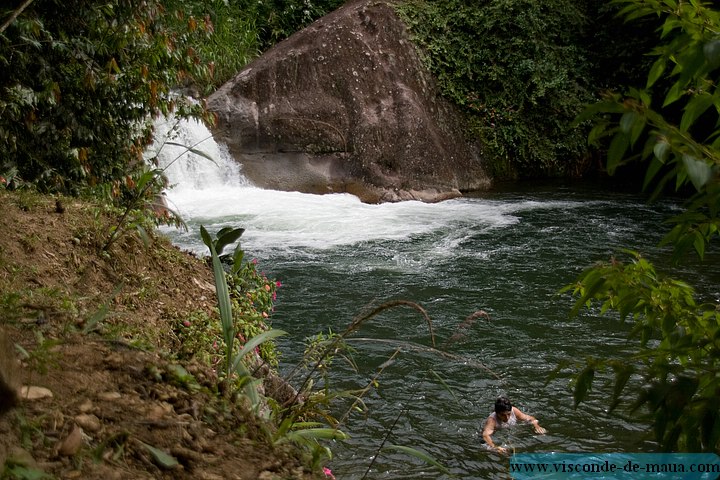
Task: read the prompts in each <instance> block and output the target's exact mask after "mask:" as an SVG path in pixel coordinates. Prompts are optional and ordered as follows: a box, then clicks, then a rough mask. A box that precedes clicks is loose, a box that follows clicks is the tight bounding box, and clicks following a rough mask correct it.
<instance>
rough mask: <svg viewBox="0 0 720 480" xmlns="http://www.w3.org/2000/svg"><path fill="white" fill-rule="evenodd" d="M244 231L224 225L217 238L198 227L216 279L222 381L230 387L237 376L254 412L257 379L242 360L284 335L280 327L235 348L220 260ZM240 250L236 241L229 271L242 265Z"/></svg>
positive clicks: (257, 407)
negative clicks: (259, 347) (221, 339)
mask: <svg viewBox="0 0 720 480" xmlns="http://www.w3.org/2000/svg"><path fill="white" fill-rule="evenodd" d="M244 231H245V230H244V229H242V228H234V229H233V228H229V227H227V228H223V229H221V230H220V231H219V232H218V233H217V237H216V239H214V240H213V238H212V237H211V236H210V234H209V233H208V231H207V230H206V229H205V227H204V226H201V227H200V235H201V237H202V240H203V242H204V243H205V245H206V246H207V247H208V249H209V250H210V258H211V262H212V267H213V276H214V278H215V292H216V294H217V300H218V310H219V311H220V323H221V325H222V334H223V341H224V344H225V345H224V348H225V356H224V362H223V368H224V376H225V384H226V386H227V387H228V388H229V386H230V385H232V382H233V376H234V375H237V376H238V380H239V382H240V384H241V385H242V386H243V391H244V392H245V394H246V395H247V397H248V398H249V400H250V404H251V407H252V409H253V411H255V412H256V413H259V412H260V407H261V399H260V396H259V394H258V391H257V384H258V383H259V382H260V380H258V379H254V378H253V376H252V373H251V371H250V370H249V369H248V367H247V366H246V364H245V363H244V359H245V357H246V356H248V355H250V354H252V353H253V352H254V351H255V348H256V347H258V346H259V345H260V344H262V343H263V342H266V341H268V340H271V339H273V338H275V337H278V336H280V335H284V334H285V332H284V331H282V330H268V331H266V332H263V333H261V334H259V335H257V336H255V337H253V338H251V339H249V340H248V341H247V342H246V343H245V344H244V345H243V346H242V347H241V348H240V350H239V352H236V351H235V338H236V336H237V333H238V332H237V330H236V328H235V321H234V317H233V311H232V300H231V298H230V291H229V289H228V283H227V280H226V278H225V276H226V273H225V269H224V268H223V264H222V262H221V260H220V255H221V254H222V252H223V250H224V249H225V247H227V246H228V245H230V244H232V243H235V242H236V241H237V240H238V239H239V238H240V236H241V235H242V234H243V232H244ZM242 258H243V252H242V250H241V249H240V245H239V244H238V245H237V246H236V247H235V250H234V252H233V254H232V266H231V271H235V272H236V271H238V270H239V269H240V268H241V266H242Z"/></svg>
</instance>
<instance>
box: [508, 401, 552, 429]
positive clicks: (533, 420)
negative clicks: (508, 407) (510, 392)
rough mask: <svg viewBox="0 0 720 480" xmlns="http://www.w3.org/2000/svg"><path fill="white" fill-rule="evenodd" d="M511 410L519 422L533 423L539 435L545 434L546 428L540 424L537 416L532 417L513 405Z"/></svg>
mask: <svg viewBox="0 0 720 480" xmlns="http://www.w3.org/2000/svg"><path fill="white" fill-rule="evenodd" d="M513 410H514V412H515V416H516V417H517V419H518V420H520V421H521V422H528V423H532V424H533V427H535V433H539V434H540V435H543V434H545V432H546V430H545V429H544V428H543V427H541V426H540V422H538V420H537V418H535V417H533V416H532V415H528V414H527V413H523V412H521V411H520V409H518V408H516V407H513Z"/></svg>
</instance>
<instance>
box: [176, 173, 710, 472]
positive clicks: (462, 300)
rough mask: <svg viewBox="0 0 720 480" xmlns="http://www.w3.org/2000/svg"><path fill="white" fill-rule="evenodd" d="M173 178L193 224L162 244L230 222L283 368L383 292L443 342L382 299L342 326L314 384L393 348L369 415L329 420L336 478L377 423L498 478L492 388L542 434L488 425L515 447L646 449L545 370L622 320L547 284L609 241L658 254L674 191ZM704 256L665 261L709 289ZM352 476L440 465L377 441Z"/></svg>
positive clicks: (618, 327) (370, 368) (632, 430)
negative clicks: (453, 188) (396, 196)
mask: <svg viewBox="0 0 720 480" xmlns="http://www.w3.org/2000/svg"><path fill="white" fill-rule="evenodd" d="M177 175H178V176H177V178H175V179H174V181H175V183H178V188H176V189H174V190H172V191H171V192H170V193H169V195H168V196H169V199H170V200H171V202H173V203H174V204H175V207H176V208H177V209H178V210H179V211H180V213H181V214H182V215H183V217H184V218H185V219H186V220H187V221H188V224H189V226H190V231H191V234H180V233H178V232H172V231H169V232H168V234H169V235H171V236H172V237H173V239H174V241H175V242H176V243H178V244H180V245H182V246H184V247H186V248H189V249H193V250H195V251H198V252H203V253H204V246H202V244H201V242H200V240H199V238H198V234H197V231H198V229H199V224H204V225H206V226H207V227H208V229H209V230H211V231H213V230H217V229H219V228H220V227H222V226H228V225H231V226H243V227H245V228H246V229H247V230H246V233H245V235H244V236H243V247H244V249H245V251H246V255H247V256H249V257H254V258H257V259H258V261H259V264H260V265H261V267H262V268H263V269H264V270H265V272H266V273H268V274H269V275H270V276H272V277H274V278H276V279H278V280H280V281H281V282H282V283H283V287H282V288H281V289H280V290H279V296H278V302H277V308H276V312H275V314H274V315H273V318H272V324H273V326H274V327H276V328H280V329H283V330H285V331H287V332H288V333H289V335H288V336H286V337H282V338H281V339H280V349H281V351H282V354H283V356H282V365H281V369H282V370H283V371H284V372H287V371H289V370H290V369H291V368H292V367H293V366H294V365H295V364H296V362H297V361H298V359H299V358H300V355H301V354H302V351H303V349H304V339H305V337H308V336H312V335H315V334H316V333H318V332H327V331H328V330H329V329H332V331H334V332H340V331H342V330H343V329H344V328H345V327H346V326H347V325H348V324H349V323H350V322H351V321H352V319H353V318H354V317H355V316H356V315H359V314H361V313H362V312H364V311H365V310H366V309H367V308H369V307H373V306H377V305H379V304H381V303H383V302H386V301H390V300H407V301H412V302H416V303H417V304H419V305H421V306H422V307H423V308H424V309H425V310H426V311H427V313H428V315H429V316H430V318H431V319H432V326H433V330H434V333H435V336H436V341H437V345H438V346H439V347H442V348H444V350H445V351H446V352H448V353H450V354H451V355H439V354H437V353H434V352H432V351H431V350H429V349H428V347H430V346H431V340H430V336H429V330H428V326H427V324H426V323H425V321H424V320H423V318H422V317H421V316H420V315H419V314H418V313H417V312H415V311H414V310H412V309H409V308H394V309H392V310H389V311H385V312H383V313H382V314H381V315H379V316H377V317H375V318H374V319H373V320H372V321H370V322H368V323H366V324H364V325H363V326H362V328H361V329H360V330H359V331H358V332H357V333H355V334H354V335H353V337H351V339H350V343H351V345H352V346H353V347H354V349H355V354H354V360H355V361H356V363H357V367H358V369H357V371H355V370H354V369H352V368H350V367H349V365H348V364H346V363H345V362H343V361H341V360H339V359H338V360H336V361H335V362H334V368H333V369H332V373H331V377H330V382H331V385H332V386H333V387H335V388H338V389H359V388H363V387H364V386H365V385H367V384H368V382H369V381H370V380H371V378H372V377H373V376H374V375H376V373H377V371H378V368H379V367H380V366H381V365H382V364H383V363H384V362H385V361H386V360H387V359H388V358H389V357H390V356H391V355H392V354H393V352H395V350H396V348H398V347H400V348H401V352H400V354H399V355H398V356H397V357H396V359H395V362H394V363H393V364H392V365H390V366H388V367H387V368H386V369H385V370H384V372H383V374H382V375H381V376H380V377H379V386H378V388H376V389H373V390H372V391H371V392H370V393H368V394H367V395H366V396H365V397H364V400H365V402H366V406H367V408H368V409H367V412H365V413H363V414H356V415H353V416H352V417H351V418H350V420H349V422H348V423H347V424H346V425H345V431H346V432H348V433H349V434H350V435H351V438H350V440H348V441H347V442H342V443H335V444H333V445H331V448H332V451H333V453H334V458H333V460H332V461H331V462H330V464H329V466H330V467H331V468H332V469H333V471H334V473H335V475H336V476H337V478H339V479H359V478H362V477H363V475H364V474H365V472H366V470H367V469H368V465H369V464H370V462H371V461H372V460H373V458H374V457H375V456H376V455H377V453H378V449H379V446H380V444H381V443H382V442H383V439H384V438H385V437H386V435H387V443H392V444H396V445H404V446H409V447H413V448H416V449H418V450H421V451H423V452H426V453H427V454H429V455H431V456H433V457H434V458H435V459H437V460H438V461H439V462H441V463H442V464H444V465H446V466H447V467H448V468H449V470H450V471H451V472H452V473H453V474H455V475H457V476H459V477H460V478H465V479H488V478H498V479H501V478H508V474H507V472H508V459H507V458H503V457H500V456H498V455H496V454H494V453H490V452H488V451H487V450H486V449H485V448H484V446H483V445H482V437H481V430H482V424H483V421H484V419H485V418H486V417H487V415H488V414H489V413H490V412H491V410H492V405H493V403H494V400H495V398H496V397H497V396H498V395H500V394H505V395H508V396H509V397H510V398H511V399H512V400H513V402H514V403H515V405H516V406H518V407H519V408H520V409H521V410H523V411H525V412H526V413H530V414H532V415H534V416H536V417H537V418H538V419H539V420H540V423H541V425H543V426H544V427H545V428H546V429H547V435H544V436H538V435H534V434H533V432H532V430H531V428H530V427H529V426H528V425H520V426H518V427H516V428H514V429H509V430H506V431H502V432H498V434H497V435H496V443H499V444H500V443H504V444H505V445H508V446H510V447H512V448H515V449H517V451H519V452H585V453H588V454H592V453H603V452H653V451H654V450H655V448H656V446H655V443H654V442H653V438H652V435H651V434H650V433H649V429H648V424H647V422H646V421H645V420H643V419H642V418H639V417H638V416H629V415H628V413H627V412H626V411H625V410H620V411H618V412H614V413H613V414H609V413H608V412H607V399H608V395H609V391H608V390H606V389H605V390H603V389H602V388H596V390H595V391H594V392H593V394H592V396H591V399H590V401H589V402H587V403H585V404H583V405H581V406H580V407H579V408H578V409H577V410H575V409H574V408H573V400H572V386H571V385H570V376H569V374H568V372H566V371H563V373H561V374H560V375H559V376H558V377H557V378H555V379H554V380H548V378H549V375H550V373H551V372H552V371H553V370H554V369H555V367H556V366H557V365H558V364H559V363H560V362H563V361H566V360H579V359H583V358H585V357H587V356H592V355H616V354H617V355H619V354H622V353H623V352H624V351H629V350H631V349H632V347H633V344H628V343H627V342H626V334H627V332H628V328H629V327H628V326H627V325H623V324H621V323H620V322H619V321H618V320H617V319H614V318H611V317H600V316H598V312H597V311H583V312H582V314H581V315H580V316H578V317H575V318H570V317H569V315H568V313H569V311H570V308H571V305H572V301H571V299H570V298H568V297H567V296H559V295H558V293H557V292H558V290H560V289H561V288H562V287H563V286H564V285H566V284H568V283H571V282H572V281H573V279H574V278H576V276H577V274H578V273H579V272H580V271H581V270H582V269H583V268H585V267H586V266H588V265H590V264H591V263H593V262H595V261H597V260H607V259H608V258H609V257H610V256H611V255H612V254H615V253H617V252H618V251H619V250H620V249H621V248H630V249H635V250H639V251H641V252H643V253H645V254H646V255H647V256H648V257H650V258H651V260H653V261H655V262H656V263H657V264H658V265H659V266H661V265H663V264H664V262H666V260H667V252H661V251H658V249H657V248H656V245H657V243H658V241H659V240H660V238H661V236H662V234H663V233H664V232H665V231H666V227H665V226H663V225H662V222H663V221H664V220H665V219H667V218H668V217H669V216H671V215H672V214H673V213H676V212H677V211H678V210H677V206H676V205H674V204H673V203H672V202H669V201H666V202H661V203H658V204H653V205H648V204H647V203H646V202H645V201H644V200H643V199H642V198H639V197H637V196H633V195H628V194H621V193H609V192H604V191H601V190H596V189H593V188H588V187H582V188H572V187H562V186H560V187H558V186H552V187H546V188H534V189H525V190H524V191H504V192H496V193H491V194H487V195H485V196H483V197H478V198H465V199H460V200H452V201H447V202H442V203H440V204H435V205H427V204H422V203H417V202H407V203H402V204H386V205H364V204H361V203H360V202H358V201H357V200H356V199H355V198H354V197H351V196H347V195H333V196H313V195H303V194H299V193H287V192H271V191H264V190H259V189H255V188H252V187H249V186H247V185H245V186H238V185H239V184H240V182H238V180H237V179H231V180H230V181H228V180H227V177H228V175H226V174H223V175H221V177H222V178H221V179H215V178H214V177H213V179H210V180H208V178H209V177H207V176H206V175H204V174H201V173H198V172H190V173H185V174H177ZM183 175H186V176H190V177H192V179H194V181H195V183H194V184H192V185H190V183H191V182H188V181H187V180H186V177H183ZM199 178H200V179H204V180H203V181H202V182H200V184H198V182H197V180H198V179H199ZM709 257H710V258H709V259H708V260H707V261H706V263H704V264H702V265H699V264H697V263H690V264H688V265H687V266H686V267H685V268H684V270H683V271H681V272H680V273H681V274H682V275H684V278H686V279H687V280H690V281H692V282H693V283H696V284H698V285H699V286H700V288H701V290H702V292H703V293H704V294H705V295H706V296H707V298H709V299H712V300H715V301H717V299H718V298H720V291H719V289H718V287H717V284H718V283H717V279H718V274H717V268H716V265H717V261H716V260H717V255H715V256H713V254H710V255H709ZM480 309H482V310H485V311H486V312H487V313H488V314H489V315H490V319H489V320H484V319H478V320H477V322H476V323H474V324H473V326H472V327H471V328H470V329H468V330H467V331H466V332H465V334H464V335H463V336H462V337H461V338H460V339H459V340H458V341H456V342H454V343H451V344H449V345H444V344H445V342H446V341H447V340H448V339H449V338H450V337H451V336H452V335H453V334H455V333H456V332H457V326H458V324H459V323H460V322H462V321H463V319H465V318H466V317H467V316H468V315H469V314H471V313H472V312H475V311H476V310H480ZM438 377H439V378H441V379H442V381H439V380H438ZM602 380H603V378H600V382H599V384H598V385H597V387H601V384H602ZM345 406H346V405H345ZM341 407H342V405H340V406H338V410H337V412H336V416H337V417H340V416H342V415H343V414H344V411H343V410H342V408H341ZM393 424H394V428H392V431H391V432H390V434H389V435H388V432H389V430H390V428H391V426H393ZM368 478H372V479H403V478H407V479H418V478H432V479H436V478H449V477H447V476H444V475H442V474H441V473H439V471H438V470H437V469H435V468H433V467H430V466H428V465H427V464H425V463H423V462H420V461H419V460H417V459H414V458H412V457H408V456H407V455H404V454H400V453H397V452H395V453H393V452H391V451H383V452H380V454H379V456H378V457H377V459H376V461H375V463H374V465H373V467H372V470H371V472H370V473H369V475H368Z"/></svg>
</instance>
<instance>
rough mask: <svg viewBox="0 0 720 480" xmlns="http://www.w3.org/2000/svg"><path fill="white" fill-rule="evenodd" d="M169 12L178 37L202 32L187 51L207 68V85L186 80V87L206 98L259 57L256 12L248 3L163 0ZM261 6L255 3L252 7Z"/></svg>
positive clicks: (224, 0) (189, 40)
mask: <svg viewBox="0 0 720 480" xmlns="http://www.w3.org/2000/svg"><path fill="white" fill-rule="evenodd" d="M162 3H163V5H165V8H166V9H167V10H168V11H171V12H177V13H176V14H175V17H174V18H175V19H176V26H175V29H176V30H177V32H178V34H183V30H189V31H190V32H197V31H201V32H203V33H204V35H190V36H187V34H186V33H185V35H186V36H187V37H188V38H187V41H188V44H189V46H188V49H189V52H191V54H192V55H196V56H197V58H198V59H202V60H201V61H202V62H203V63H205V64H207V66H208V73H209V76H210V78H209V79H208V80H209V81H208V82H207V83H197V82H194V81H193V80H194V79H192V78H185V79H183V80H185V83H186V85H185V86H188V87H191V88H192V89H193V90H197V91H198V93H200V94H202V95H205V94H208V93H210V92H211V91H212V90H214V89H215V88H216V87H219V86H220V85H222V84H223V83H225V82H227V81H228V80H230V78H232V77H233V76H234V75H235V74H236V73H237V72H239V71H240V70H241V69H242V67H244V66H245V65H246V64H247V63H248V62H249V61H250V60H252V59H253V58H255V57H257V56H258V55H259V53H260V51H259V50H260V43H259V42H260V39H259V31H258V27H257V26H256V12H254V11H253V10H251V9H249V8H247V5H246V3H249V2H242V1H241V2H238V1H228V0H205V1H196V0H163V2H162ZM255 3H259V2H253V4H255Z"/></svg>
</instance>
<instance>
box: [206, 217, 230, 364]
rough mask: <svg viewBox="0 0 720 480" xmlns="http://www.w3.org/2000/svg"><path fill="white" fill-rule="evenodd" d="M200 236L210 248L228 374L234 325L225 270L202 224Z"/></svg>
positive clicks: (213, 243)
mask: <svg viewBox="0 0 720 480" xmlns="http://www.w3.org/2000/svg"><path fill="white" fill-rule="evenodd" d="M200 236H201V237H202V240H203V243H205V245H206V246H207V247H208V248H209V249H210V257H211V260H212V267H213V277H214V279H215V292H216V294H217V300H218V309H219V310H220V323H221V325H222V330H223V340H224V342H225V359H226V373H227V374H229V373H230V361H231V358H232V352H233V343H234V341H235V326H234V324H233V317H232V305H231V302H230V293H229V291H228V286H227V280H226V279H225V270H224V269H223V266H222V263H221V262H220V257H219V256H218V253H217V250H216V249H215V242H213V239H212V238H211V237H210V234H209V233H208V231H207V230H206V229H205V227H204V226H202V225H201V226H200Z"/></svg>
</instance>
